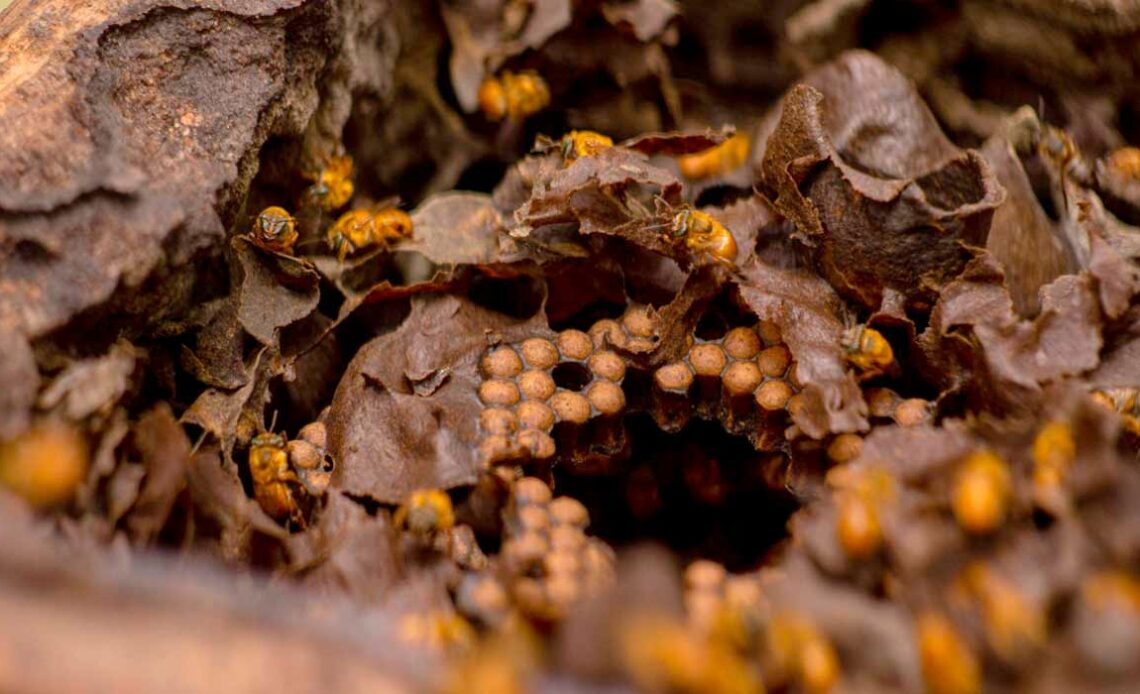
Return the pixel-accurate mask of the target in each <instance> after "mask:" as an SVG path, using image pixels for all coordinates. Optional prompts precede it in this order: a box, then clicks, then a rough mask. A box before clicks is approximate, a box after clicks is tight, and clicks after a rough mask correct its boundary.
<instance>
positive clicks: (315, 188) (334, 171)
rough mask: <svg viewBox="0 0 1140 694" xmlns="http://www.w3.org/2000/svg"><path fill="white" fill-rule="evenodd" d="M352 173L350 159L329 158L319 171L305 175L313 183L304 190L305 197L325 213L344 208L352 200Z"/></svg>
mask: <svg viewBox="0 0 1140 694" xmlns="http://www.w3.org/2000/svg"><path fill="white" fill-rule="evenodd" d="M353 172H354V167H353V164H352V157H349V156H334V157H329V159H328V161H327V162H326V163H325V165H324V167H322V168H321V170H320V171H318V172H316V173H307V174H305V176H306V177H307V178H309V179H310V180H311V181H313V185H311V186H309V187H308V189H306V190H305V197H306V198H308V199H309V200H311V201H313V202H315V203H316V205H317V207H319V208H320V209H322V210H324V211H325V212H332V211H333V210H337V209H340V208H341V207H344V206H345V205H346V204H348V201H349V200H351V199H352V193H353V191H354V190H355V187H354V186H353V184H352V174H353Z"/></svg>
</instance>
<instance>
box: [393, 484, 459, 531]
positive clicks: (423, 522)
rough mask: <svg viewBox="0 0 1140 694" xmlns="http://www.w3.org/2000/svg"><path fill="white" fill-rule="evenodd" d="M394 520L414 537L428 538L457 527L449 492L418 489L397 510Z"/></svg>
mask: <svg viewBox="0 0 1140 694" xmlns="http://www.w3.org/2000/svg"><path fill="white" fill-rule="evenodd" d="M393 520H394V522H395V524H396V526H397V527H399V528H405V529H407V530H408V532H410V533H411V534H412V535H414V536H417V537H422V538H428V537H431V536H432V535H435V534H438V533H446V532H447V531H449V530H451V529H452V528H453V527H455V510H454V508H453V507H452V505H451V497H449V496H448V495H447V492H444V491H442V490H440V489H417V490H416V491H414V492H412V493H411V494H410V495H409V496H408V499H407V500H406V501H405V502H404V503H403V504H401V505H400V507H399V508H398V509H397V510H396V514H395V516H394V517H393Z"/></svg>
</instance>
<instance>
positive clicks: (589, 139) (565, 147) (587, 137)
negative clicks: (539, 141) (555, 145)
mask: <svg viewBox="0 0 1140 694" xmlns="http://www.w3.org/2000/svg"><path fill="white" fill-rule="evenodd" d="M560 143H561V147H562V160H563V161H564V162H565V164H566V165H567V166H569V165H570V164H572V163H573V162H574V161H575V160H577V159H580V158H581V157H592V156H594V155H596V154H597V153H598V152H601V151H602V150H604V149H609V148H610V147H613V146H614V141H613V140H612V139H610V138H609V137H606V136H605V135H603V134H601V133H596V132H594V131H593V130H571V131H570V132H568V133H566V134H565V135H563V136H562V140H561V141H560Z"/></svg>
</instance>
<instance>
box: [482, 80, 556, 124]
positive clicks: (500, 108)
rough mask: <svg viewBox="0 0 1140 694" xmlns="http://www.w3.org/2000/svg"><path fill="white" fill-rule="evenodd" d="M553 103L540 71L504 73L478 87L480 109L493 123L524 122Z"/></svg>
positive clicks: (484, 81)
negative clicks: (504, 121)
mask: <svg viewBox="0 0 1140 694" xmlns="http://www.w3.org/2000/svg"><path fill="white" fill-rule="evenodd" d="M549 104H550V87H549V86H547V84H546V80H544V79H542V76H541V75H539V74H538V73H537V72H534V71H531V70H527V71H525V72H520V73H518V74H515V73H513V72H510V71H507V70H504V71H503V72H502V74H500V75H499V76H498V77H495V76H490V77H487V78H486V79H484V80H483V83H482V84H480V85H479V108H480V109H482V111H483V114H484V115H485V116H487V118H489V119H490V120H493V121H500V120H503V118H511V119H512V120H521V119H523V118H526V117H527V116H530V115H533V114H535V113H538V112H539V111H541V110H542V109H544V108H546V107H547V105H549Z"/></svg>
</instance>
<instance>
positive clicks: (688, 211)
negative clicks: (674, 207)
mask: <svg viewBox="0 0 1140 694" xmlns="http://www.w3.org/2000/svg"><path fill="white" fill-rule="evenodd" d="M670 230H671V232H672V240H673V241H674V242H677V243H679V242H682V241H683V242H684V244H685V247H686V248H688V249H689V250H690V251H691V252H692V253H694V254H700V253H707V254H709V255H710V256H712V258H713V259H714V260H716V261H718V262H721V263H726V264H728V265H732V264H734V263H735V262H736V239H735V238H733V236H732V232H731V231H729V230H728V227H726V226H725V225H723V224H721V223H720V222H719V221H717V220H716V218H715V217H713V216H712V215H710V214H708V213H707V212H701V211H700V210H694V209H693V208H691V207H688V206H686V207H684V208H682V209H681V210H680V211H679V212H677V213H676V214H675V215H673V219H672V222H671V223H670Z"/></svg>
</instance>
